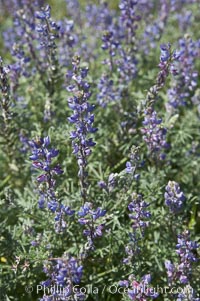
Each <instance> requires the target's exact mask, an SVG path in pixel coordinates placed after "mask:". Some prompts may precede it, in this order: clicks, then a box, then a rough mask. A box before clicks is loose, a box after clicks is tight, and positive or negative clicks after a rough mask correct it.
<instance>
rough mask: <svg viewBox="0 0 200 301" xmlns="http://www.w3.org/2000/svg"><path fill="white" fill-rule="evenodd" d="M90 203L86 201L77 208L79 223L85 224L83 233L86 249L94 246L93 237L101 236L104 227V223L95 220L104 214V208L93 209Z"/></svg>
mask: <svg viewBox="0 0 200 301" xmlns="http://www.w3.org/2000/svg"><path fill="white" fill-rule="evenodd" d="M92 207H93V205H92V203H88V202H86V203H85V204H84V205H83V206H82V207H81V208H80V210H79V212H78V216H79V217H80V218H79V219H78V222H79V223H80V224H81V225H84V226H86V229H85V230H84V231H83V234H84V235H85V236H87V244H86V249H88V250H91V249H93V248H94V239H95V238H96V237H100V236H102V230H103V229H104V224H102V223H101V224H98V223H97V220H98V219H99V218H101V217H103V216H105V214H106V210H104V209H101V208H99V207H98V208H97V209H96V210H93V208H92Z"/></svg>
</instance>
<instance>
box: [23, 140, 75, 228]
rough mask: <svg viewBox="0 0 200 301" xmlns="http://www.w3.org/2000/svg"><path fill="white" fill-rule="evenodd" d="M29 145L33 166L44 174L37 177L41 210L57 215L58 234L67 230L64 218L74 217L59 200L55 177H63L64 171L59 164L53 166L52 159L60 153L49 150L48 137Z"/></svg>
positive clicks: (30, 142) (67, 207)
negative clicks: (45, 209)
mask: <svg viewBox="0 0 200 301" xmlns="http://www.w3.org/2000/svg"><path fill="white" fill-rule="evenodd" d="M29 145H30V147H31V148H32V155H31V156H30V159H31V160H33V163H32V166H33V167H34V168H36V169H38V170H40V171H42V174H40V175H39V176H38V177H37V182H38V189H39V195H40V198H39V201H38V205H39V208H40V209H44V208H45V207H47V208H48V209H49V210H50V211H51V212H52V213H54V214H55V229H56V232H61V231H62V230H63V229H65V228H66V222H65V220H64V217H65V216H71V215H73V214H74V211H73V210H71V209H70V207H69V206H65V205H63V204H61V202H60V201H58V199H57V193H56V190H55V186H56V179H55V176H56V175H61V174H62V173H63V170H62V169H61V167H60V165H59V164H56V165H52V159H53V158H55V157H57V156H58V153H59V151H58V150H57V149H54V148H49V145H50V139H49V137H48V136H47V137H45V138H39V139H37V140H32V141H29Z"/></svg>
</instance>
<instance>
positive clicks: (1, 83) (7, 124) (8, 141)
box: [0, 57, 14, 166]
mask: <svg viewBox="0 0 200 301" xmlns="http://www.w3.org/2000/svg"><path fill="white" fill-rule="evenodd" d="M8 72H9V69H8V68H6V67H4V66H3V61H2V58H1V57H0V108H1V115H2V124H1V135H2V137H3V140H4V143H5V145H6V153H7V156H8V160H9V162H8V166H10V164H11V163H12V161H13V139H14V136H13V126H12V124H11V123H12V117H13V115H12V110H11V100H10V84H9V81H8Z"/></svg>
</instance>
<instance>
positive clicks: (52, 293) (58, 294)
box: [40, 254, 85, 301]
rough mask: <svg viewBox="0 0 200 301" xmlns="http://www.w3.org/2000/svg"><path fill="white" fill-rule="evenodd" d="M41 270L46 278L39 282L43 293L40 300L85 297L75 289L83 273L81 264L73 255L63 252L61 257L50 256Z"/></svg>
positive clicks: (59, 300) (79, 298) (81, 298)
mask: <svg viewBox="0 0 200 301" xmlns="http://www.w3.org/2000/svg"><path fill="white" fill-rule="evenodd" d="M43 271H44V273H45V274H46V275H47V277H48V279H47V280H45V281H43V282H41V285H42V286H43V288H44V289H43V291H44V295H43V297H42V299H40V301H49V300H52V301H53V300H57V301H62V300H79V301H80V300H84V299H85V295H84V294H83V293H81V292H80V291H79V290H78V288H76V289H75V285H77V284H79V283H80V281H81V278H82V274H83V266H82V265H81V264H79V262H78V260H77V259H76V258H75V257H72V256H70V255H68V254H64V256H63V257H62V258H50V259H49V260H48V261H46V262H45V263H44V268H43ZM48 290H49V293H48V294H46V292H48Z"/></svg>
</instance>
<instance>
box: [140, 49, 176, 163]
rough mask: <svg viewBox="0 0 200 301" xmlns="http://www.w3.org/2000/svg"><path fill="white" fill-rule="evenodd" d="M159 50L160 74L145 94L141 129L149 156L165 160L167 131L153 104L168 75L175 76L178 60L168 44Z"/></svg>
mask: <svg viewBox="0 0 200 301" xmlns="http://www.w3.org/2000/svg"><path fill="white" fill-rule="evenodd" d="M160 49H161V56H160V63H159V67H160V72H159V73H158V76H157V79H156V83H155V85H154V86H152V87H151V88H150V89H149V91H148V93H147V97H146V100H145V104H144V110H143V114H144V121H143V125H144V127H143V128H142V129H141V132H142V134H143V139H144V141H145V142H146V143H147V147H148V149H149V151H150V153H151V155H153V156H155V157H156V159H157V158H159V159H164V158H165V154H164V153H162V149H165V148H168V147H169V145H168V144H167V142H166V134H167V129H166V128H165V127H164V126H163V125H162V119H161V118H159V119H158V118H157V113H156V111H155V110H154V104H155V101H156V97H157V95H158V92H159V91H160V89H161V88H162V87H163V86H164V85H165V82H166V79H167V77H168V75H169V73H171V74H173V75H176V74H177V70H176V68H175V65H174V61H175V60H177V58H178V54H177V53H176V52H172V51H171V45H170V44H164V45H161V46H160Z"/></svg>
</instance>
